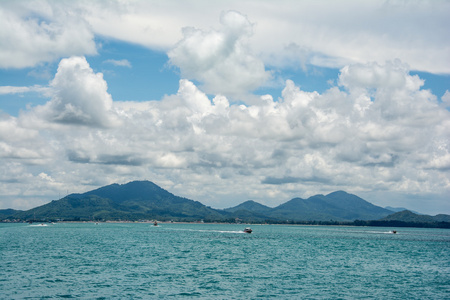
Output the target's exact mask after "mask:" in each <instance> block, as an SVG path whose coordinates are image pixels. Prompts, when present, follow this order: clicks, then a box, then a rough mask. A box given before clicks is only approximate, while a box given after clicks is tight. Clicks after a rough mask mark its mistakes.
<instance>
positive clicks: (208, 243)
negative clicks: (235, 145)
mask: <svg viewBox="0 0 450 300" xmlns="http://www.w3.org/2000/svg"><path fill="white" fill-rule="evenodd" d="M44 225H45V226H42V225H40V224H32V225H30V224H24V223H20V224H19V223H17V224H5V223H3V224H0V299H65V298H74V299H450V230H449V229H423V228H383V227H345V226H296V225H245V224H206V223H203V224H202V223H199V224H181V223H161V224H159V225H158V226H153V224H152V223H55V224H50V223H48V224H44ZM245 227H251V228H252V229H253V232H252V233H251V234H248V233H244V232H243V229H244V228H245ZM393 230H396V231H397V233H396V234H394V233H392V231H393Z"/></svg>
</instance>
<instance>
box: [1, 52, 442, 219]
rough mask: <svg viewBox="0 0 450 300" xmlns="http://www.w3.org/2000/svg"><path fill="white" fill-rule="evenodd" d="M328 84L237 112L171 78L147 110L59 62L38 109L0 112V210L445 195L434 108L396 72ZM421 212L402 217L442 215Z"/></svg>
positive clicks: (413, 78)
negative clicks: (137, 185) (41, 202)
mask: <svg viewBox="0 0 450 300" xmlns="http://www.w3.org/2000/svg"><path fill="white" fill-rule="evenodd" d="M337 82H338V83H339V85H338V86H334V87H331V88H330V89H329V90H327V91H325V92H323V93H318V92H305V91H302V90H301V89H300V88H299V86H298V85H297V84H296V83H295V82H293V81H291V80H288V81H286V84H285V87H284V89H283V90H282V92H281V97H280V99H277V100H274V99H272V97H270V96H262V97H259V101H254V102H253V103H252V104H247V105H242V104H232V102H230V101H229V100H228V98H227V97H225V96H223V95H217V96H212V97H209V96H208V95H207V94H206V93H205V92H204V91H203V90H202V89H201V88H199V87H197V86H196V85H195V84H194V83H193V82H192V81H189V80H187V79H182V80H180V82H179V89H178V92H177V93H176V94H173V95H168V96H165V97H164V98H163V99H161V100H160V101H147V102H114V101H112V98H111V96H110V95H109V94H108V93H107V84H106V82H105V80H104V79H103V77H102V74H101V73H94V71H93V70H92V68H91V67H90V66H89V64H88V63H87V61H86V59H85V58H83V57H70V58H67V59H63V60H61V62H60V64H59V67H58V71H57V73H56V74H55V77H54V79H53V80H52V81H51V83H50V88H51V89H52V94H51V97H50V99H49V101H48V102H47V103H46V104H45V105H42V106H36V107H30V108H29V109H28V111H25V112H22V113H21V114H20V115H19V116H18V117H12V116H8V115H6V114H2V115H0V141H1V142H0V164H1V165H4V166H6V167H5V169H2V170H0V191H2V199H10V200H8V201H10V202H8V203H14V202H13V200H14V199H13V198H14V197H16V198H17V199H19V198H20V199H28V198H27V197H29V196H30V195H39V197H40V199H47V200H50V199H51V197H54V198H56V197H57V195H59V194H60V193H62V194H65V193H66V191H67V190H70V191H71V192H83V191H87V190H90V189H92V188H95V187H98V186H101V185H105V184H109V183H113V182H121V183H122V182H127V181H130V180H133V179H149V180H152V181H154V182H156V183H157V184H161V185H162V186H163V187H164V188H166V189H169V190H170V191H171V192H173V193H176V194H179V195H181V196H185V197H189V198H192V199H195V200H199V201H201V202H203V203H205V204H207V205H212V206H214V207H226V206H232V205H234V204H238V203H240V202H242V201H244V200H246V199H255V200H258V201H261V202H264V203H265V204H267V205H276V204H280V203H282V202H285V201H287V200H289V199H291V198H292V197H305V196H310V195H312V194H316V193H328V192H331V191H334V190H347V191H349V192H353V193H356V194H360V193H367V192H369V191H374V192H375V193H377V192H379V193H387V192H390V193H391V194H393V195H399V194H401V195H416V197H420V196H421V195H422V196H423V197H424V198H423V199H426V198H428V197H430V195H437V196H436V197H438V198H439V197H441V198H442V195H446V194H448V193H449V191H450V178H449V176H448V167H449V157H450V148H449V142H448V141H449V138H448V137H449V136H450V131H449V130H450V129H449V128H450V112H449V111H448V110H447V109H446V108H445V107H443V105H442V101H443V100H442V101H441V102H440V101H438V99H437V98H436V96H435V95H433V94H432V93H431V92H430V91H429V90H424V89H423V80H422V79H421V78H420V77H418V76H417V75H411V74H410V72H409V69H408V67H407V65H406V64H403V63H402V62H399V61H398V62H397V61H394V62H386V63H383V64H380V63H365V64H352V65H349V66H346V67H344V68H342V70H341V73H340V75H339V78H338V80H337ZM211 98H212V99H211ZM445 99H446V98H445V97H444V100H445ZM230 103H231V104H230ZM118 124H120V126H117V125H118ZM6 170H8V171H6ZM49 179H51V180H49ZM383 195H385V194H383ZM405 197H406V196H405ZM384 199H385V198H383V200H382V201H384ZM390 200H392V201H394V200H395V199H390ZM2 201H6V200H2ZM23 201H24V202H22V204H21V205H25V204H24V203H26V202H25V200H23ZM380 201H381V200H380ZM5 203H6V202H3V204H2V205H6V204H5ZM30 203H31V202H30ZM375 203H376V202H375ZM415 203H417V202H415ZM427 203H429V202H426V200H424V204H423V205H422V206H421V208H423V210H421V209H418V208H419V207H417V206H416V207H411V208H412V209H418V210H420V211H423V212H425V210H426V209H428V210H429V211H433V212H439V211H440V212H442V211H443V210H444V211H448V210H449V209H450V208H449V207H448V204H445V203H443V202H441V204H439V207H436V208H430V205H427ZM11 205H12V204H11ZM417 205H418V204H417Z"/></svg>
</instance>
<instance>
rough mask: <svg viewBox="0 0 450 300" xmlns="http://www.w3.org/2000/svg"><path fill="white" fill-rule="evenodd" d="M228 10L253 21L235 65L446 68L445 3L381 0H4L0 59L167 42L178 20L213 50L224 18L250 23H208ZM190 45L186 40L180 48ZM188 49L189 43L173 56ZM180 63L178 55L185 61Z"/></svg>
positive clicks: (178, 28) (16, 63) (31, 59)
mask: <svg viewBox="0 0 450 300" xmlns="http://www.w3.org/2000/svg"><path fill="white" fill-rule="evenodd" d="M193 7H194V8H195V9H193ZM229 10H234V11H236V12H239V13H240V14H241V15H247V16H248V19H249V20H251V22H252V24H253V26H251V28H252V30H253V35H252V38H251V39H250V40H248V41H247V44H246V45H245V44H242V41H239V42H238V43H237V44H235V45H240V46H243V45H245V46H246V48H247V47H248V48H250V49H252V53H253V56H252V55H251V54H250V53H248V52H246V51H247V49H241V50H239V51H240V52H236V51H235V53H234V54H233V55H230V56H228V58H227V60H228V63H231V65H232V66H234V67H236V66H235V63H236V62H239V61H240V62H241V63H244V64H245V65H251V66H253V68H255V69H257V70H259V67H258V63H257V61H259V60H263V61H264V64H265V65H266V66H275V67H282V68H286V67H302V68H303V69H306V68H307V66H308V65H309V64H312V65H318V66H328V67H333V68H341V67H343V66H345V65H347V64H350V63H366V62H371V61H377V62H384V61H389V60H393V59H396V58H399V59H401V60H402V61H403V62H405V63H407V64H408V65H409V66H410V68H411V69H412V70H420V71H426V72H431V73H446V74H448V73H450V67H449V66H450V54H449V53H450V41H449V39H448V38H447V37H448V35H449V29H448V28H450V21H449V18H448V14H449V12H450V3H449V2H448V1H381V0H376V1H352V2H346V3H345V4H342V3H340V2H333V1H328V2H326V4H323V3H318V2H316V1H296V0H283V1H276V2H270V1H265V2H264V4H261V2H260V1H255V0H250V1H238V0H231V1H226V2H223V1H214V2H211V1H207V2H206V1H205V2H203V1H197V0H195V1H182V2H180V1H166V2H164V3H162V2H161V1H156V0H153V1H133V2H128V1H95V2H92V1H70V2H67V1H63V2H61V1H3V2H2V3H1V4H0V45H1V47H0V49H1V50H0V54H1V55H0V57H1V59H0V67H2V68H9V67H13V68H21V67H26V66H34V65H36V64H38V63H39V62H46V61H54V60H57V59H59V58H61V57H67V56H72V55H88V54H95V53H96V45H95V42H94V37H95V36H103V37H110V38H113V39H116V40H120V41H126V42H131V43H134V44H139V45H144V46H146V47H149V48H151V49H156V50H168V49H171V48H172V47H173V46H174V45H175V44H176V43H177V42H178V41H180V39H181V38H183V36H182V28H185V27H191V28H196V29H194V30H191V31H185V32H184V40H185V42H188V40H190V41H202V44H201V45H202V47H203V48H205V49H211V48H210V47H213V48H214V47H217V46H218V45H221V44H220V42H219V39H220V37H222V38H223V37H224V35H225V34H226V32H225V31H224V28H232V26H231V27H230V25H231V24H239V26H238V27H236V28H235V29H238V31H237V32H239V33H240V30H242V29H244V27H245V28H249V27H248V26H247V25H246V24H245V22H244V23H242V22H241V20H239V18H238V19H235V18H234V19H233V20H229V19H222V23H223V24H224V25H223V26H222V27H221V28H220V29H216V30H213V29H210V30H207V28H211V26H214V24H215V23H216V20H217V17H218V16H219V15H220V14H221V12H224V11H229ZM392 24H395V26H393V25H392ZM233 26H234V25H233ZM242 26H244V27H242ZM201 29H203V30H201ZM235 33H236V32H235ZM228 34H231V36H233V33H230V32H228ZM241 34H242V35H241V36H240V37H241V38H247V37H248V36H249V32H246V33H241ZM228 37H230V36H228ZM234 37H235V38H236V36H234ZM214 41H215V42H214ZM214 43H218V44H217V45H216V46H214ZM223 45H230V43H223ZM189 47H191V46H189V45H184V46H183V49H190V48H189ZM219 48H220V47H219ZM219 48H214V49H216V50H218V49H219ZM245 53H247V55H244V54H245ZM186 54H189V52H188V53H185V54H180V55H183V56H185V55H186ZM190 54H191V57H192V53H190ZM217 54H218V53H217V52H214V55H217ZM254 55H258V58H257V57H256V56H254ZM181 63H182V62H180V64H181ZM202 63H206V62H205V61H202ZM186 64H187V62H183V67H185V68H186V67H187V66H186ZM225 65H226V64H225V63H224V66H225ZM227 66H228V65H227ZM203 67H205V66H203ZM234 71H235V70H232V71H231V72H234ZM185 72H192V71H190V70H185ZM221 72H222V74H223V75H224V76H229V75H227V74H224V73H225V71H224V70H221ZM258 74H262V73H260V72H258ZM191 75H193V74H191ZM197 76H199V74H197ZM260 79H261V78H259V79H258V80H256V81H255V83H254V84H257V82H260ZM247 84H249V82H247Z"/></svg>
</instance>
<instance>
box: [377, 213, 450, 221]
mask: <svg viewBox="0 0 450 300" xmlns="http://www.w3.org/2000/svg"><path fill="white" fill-rule="evenodd" d="M381 221H402V222H408V223H434V222H450V215H444V214H440V215H436V216H434V217H433V216H428V215H418V214H415V213H413V212H411V211H409V210H404V211H400V212H397V213H394V214H391V215H389V216H387V217H385V218H383V219H381Z"/></svg>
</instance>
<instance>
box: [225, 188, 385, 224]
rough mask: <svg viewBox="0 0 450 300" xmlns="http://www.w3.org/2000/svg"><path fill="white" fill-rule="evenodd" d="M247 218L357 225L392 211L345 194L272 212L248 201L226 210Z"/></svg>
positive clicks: (303, 201) (291, 204)
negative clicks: (354, 221) (341, 222)
mask: <svg viewBox="0 0 450 300" xmlns="http://www.w3.org/2000/svg"><path fill="white" fill-rule="evenodd" d="M226 211H228V212H233V213H237V212H238V211H239V212H240V213H241V215H242V214H243V211H246V215H247V216H248V215H250V214H251V213H253V216H254V217H255V218H256V217H258V218H264V217H265V219H266V220H278V221H286V220H292V221H330V220H334V221H353V220H356V219H359V220H377V219H380V218H383V217H386V216H388V215H389V214H392V211H390V210H387V209H384V208H382V207H379V206H376V205H373V204H371V203H369V202H367V201H365V200H364V199H362V198H360V197H358V196H356V195H352V194H349V193H346V192H343V191H337V192H333V193H330V194H328V195H326V196H324V195H315V196H312V197H309V198H308V199H302V198H294V199H291V200H289V201H288V202H286V203H283V204H281V205H279V206H277V207H275V208H270V207H267V206H264V205H261V204H258V203H256V202H254V201H247V202H244V203H242V204H240V205H238V206H235V207H232V208H228V209H226Z"/></svg>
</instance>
